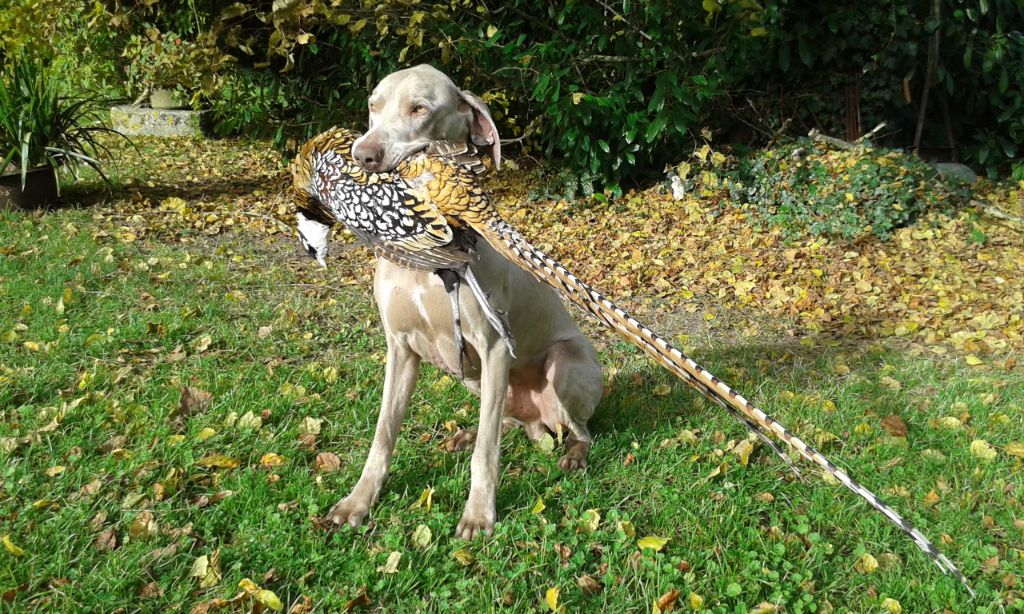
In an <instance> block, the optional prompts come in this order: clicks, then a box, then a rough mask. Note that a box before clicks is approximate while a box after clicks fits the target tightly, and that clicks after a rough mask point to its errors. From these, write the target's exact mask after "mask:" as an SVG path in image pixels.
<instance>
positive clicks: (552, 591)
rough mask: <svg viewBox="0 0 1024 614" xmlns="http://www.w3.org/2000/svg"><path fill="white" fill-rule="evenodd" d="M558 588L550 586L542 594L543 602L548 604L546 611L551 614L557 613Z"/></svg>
mask: <svg viewBox="0 0 1024 614" xmlns="http://www.w3.org/2000/svg"><path fill="white" fill-rule="evenodd" d="M558 593H559V590H558V587H557V586H552V587H551V588H549V589H548V590H547V592H546V593H544V602H545V603H547V604H548V609H549V610H551V611H552V612H557V611H558Z"/></svg>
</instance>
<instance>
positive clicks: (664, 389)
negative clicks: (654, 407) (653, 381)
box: [652, 382, 672, 397]
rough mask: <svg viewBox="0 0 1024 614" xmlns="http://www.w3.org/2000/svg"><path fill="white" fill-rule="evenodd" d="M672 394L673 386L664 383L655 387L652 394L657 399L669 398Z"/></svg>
mask: <svg viewBox="0 0 1024 614" xmlns="http://www.w3.org/2000/svg"><path fill="white" fill-rule="evenodd" d="M671 393H672V386H670V385H669V384H666V383H665V382H662V383H660V384H658V385H657V386H655V387H654V390H653V392H652V394H653V395H654V396H656V397H667V396H668V395H669V394H671Z"/></svg>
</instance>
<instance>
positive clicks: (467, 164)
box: [291, 128, 974, 597]
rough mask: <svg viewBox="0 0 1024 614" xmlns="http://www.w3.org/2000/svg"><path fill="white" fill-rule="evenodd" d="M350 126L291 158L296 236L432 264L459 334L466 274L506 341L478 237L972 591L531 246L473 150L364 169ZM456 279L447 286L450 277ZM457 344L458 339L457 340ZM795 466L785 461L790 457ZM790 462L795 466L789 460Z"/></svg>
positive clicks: (449, 149)
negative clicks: (508, 218) (345, 236)
mask: <svg viewBox="0 0 1024 614" xmlns="http://www.w3.org/2000/svg"><path fill="white" fill-rule="evenodd" d="M357 136H358V135H357V134H356V133H355V132H352V131H349V130H346V129H342V128H332V129H331V130H328V131H327V132H324V133H322V134H320V135H319V136H316V137H314V138H313V139H311V140H310V141H308V142H307V143H306V144H305V145H304V146H303V147H302V148H301V150H300V152H299V154H298V156H297V157H296V158H295V161H294V162H293V164H292V167H291V170H292V178H293V189H294V196H295V199H296V218H297V220H298V231H299V239H300V241H301V243H302V245H303V247H304V248H305V249H306V250H307V251H308V252H309V254H310V255H311V256H313V257H314V258H316V259H317V260H319V261H320V262H321V263H323V262H324V257H325V256H326V253H327V239H328V235H329V232H330V228H331V226H332V225H333V224H334V223H336V222H339V221H340V222H343V223H344V224H345V225H346V226H348V228H349V229H350V230H351V231H352V232H353V234H355V236H356V237H358V238H359V239H360V240H361V241H362V242H363V243H365V244H366V245H367V246H369V247H370V248H371V249H372V250H373V251H374V252H375V253H376V254H377V255H378V256H379V257H383V258H387V259H389V260H391V261H393V262H395V263H397V264H400V265H404V266H408V267H412V268H418V269H426V270H433V271H437V272H438V274H439V275H440V276H441V278H442V280H444V282H445V287H446V290H447V291H448V293H449V296H455V297H456V298H453V301H452V309H453V315H454V321H455V326H456V338H457V339H461V332H460V324H459V314H458V299H457V289H458V286H457V284H458V281H459V279H465V280H466V281H467V282H468V283H469V285H470V287H471V288H472V289H473V293H474V295H475V297H476V299H477V301H479V302H480V305H481V307H482V308H483V310H484V312H485V313H487V314H488V320H489V321H490V322H491V324H492V326H494V327H495V330H496V331H497V332H498V333H499V334H501V335H502V338H503V339H504V340H505V342H506V344H507V345H508V347H509V351H510V352H512V350H513V340H512V339H511V337H510V336H509V334H508V330H507V327H506V325H505V323H504V318H503V314H501V313H500V312H497V311H496V310H494V309H493V308H491V307H490V305H489V304H488V303H487V294H486V292H485V291H484V289H482V288H480V287H479V284H477V283H476V281H475V278H473V277H472V270H471V268H470V264H471V263H472V262H473V259H474V252H473V246H474V244H475V242H476V241H477V240H484V241H486V242H487V243H489V244H490V245H491V246H492V247H493V248H494V249H495V250H496V251H498V252H499V253H500V254H502V255H503V256H504V257H505V258H508V259H509V260H510V261H511V262H512V263H514V264H515V265H517V266H519V267H520V268H522V269H524V270H525V271H527V272H529V273H530V274H532V275H533V276H534V277H536V278H537V279H538V280H540V281H541V282H543V283H545V284H548V285H549V286H551V287H552V288H554V289H555V290H556V291H558V292H559V293H560V294H561V295H562V296H563V297H565V298H566V299H568V300H570V301H571V302H573V303H575V304H576V305H578V306H579V307H581V308H583V309H584V310H586V311H587V312H589V313H590V314H591V315H592V316H594V317H595V318H597V320H599V321H600V322H601V323H602V324H604V325H605V326H607V327H608V328H610V329H612V330H613V331H615V332H616V333H618V334H619V336H621V337H622V338H623V339H625V340H626V341H628V342H629V343H631V344H633V345H635V346H636V347H638V348H640V349H641V350H643V351H644V352H645V353H646V354H648V355H649V356H650V357H651V358H653V359H654V361H655V362H657V363H658V364H659V365H661V366H662V367H664V368H665V369H667V370H668V371H670V372H671V373H673V374H674V375H676V376H677V377H678V378H679V379H681V380H683V381H684V382H686V383H687V384H689V385H690V386H692V387H693V388H694V389H696V390H697V391H698V392H700V393H701V394H702V395H704V396H705V397H707V398H708V399H710V400H711V401H713V402H715V403H716V404H717V405H719V406H721V407H722V408H723V409H725V410H726V411H727V412H729V413H730V414H731V415H733V416H734V417H736V418H737V419H738V420H740V421H741V422H742V423H743V424H744V425H746V426H747V428H749V429H750V430H751V431H753V432H754V433H755V434H756V435H758V436H759V437H760V438H761V439H762V440H763V441H765V442H766V443H767V444H768V445H769V446H770V447H771V448H772V449H773V450H774V451H775V452H776V453H777V454H779V455H780V456H781V457H782V458H783V459H784V460H786V461H787V462H789V459H788V457H787V456H786V454H785V453H784V452H783V451H782V450H780V448H779V447H778V446H776V444H775V443H774V442H773V441H772V439H771V437H774V438H775V439H777V440H779V441H781V442H782V443H783V444H784V445H786V446H788V447H789V448H791V449H795V450H796V451H797V452H798V453H799V454H800V455H801V456H802V457H804V458H805V459H807V460H808V461H810V462H811V463H813V464H815V465H817V466H818V467H819V468H820V469H821V470H823V471H824V472H825V473H827V474H829V475H831V476H832V477H833V478H835V479H836V480H838V481H839V482H840V483H841V484H843V486H845V487H846V488H848V489H849V490H851V491H853V492H854V493H856V494H857V495H858V496H860V497H861V498H863V499H864V500H865V501H867V503H868V504H869V505H870V506H871V507H872V508H874V509H875V510H877V511H878V512H880V513H881V514H882V515H883V516H885V517H886V518H887V519H889V521H890V522H892V523H893V524H895V525H896V526H897V527H898V528H899V529H900V530H901V531H902V532H903V533H905V534H906V535H907V536H909V537H910V538H911V539H912V540H913V541H914V543H915V544H916V545H917V547H918V548H920V549H921V550H922V551H923V552H924V553H925V554H927V555H928V557H929V558H930V559H931V560H932V561H933V562H934V563H935V565H936V566H938V568H939V569H940V570H942V572H943V573H949V574H952V575H953V576H955V577H956V578H957V579H959V580H960V582H961V583H962V584H963V585H964V587H966V589H967V591H968V593H970V595H971V596H972V597H973V596H974V591H973V590H972V589H971V587H970V584H969V583H968V581H967V578H966V577H965V576H964V575H963V573H961V572H960V570H959V569H958V568H957V567H956V566H955V565H954V564H953V563H952V562H951V561H950V560H949V559H948V558H947V557H946V555H944V554H943V553H942V552H940V551H939V550H938V548H936V547H935V545H934V544H933V543H932V542H931V541H930V540H929V539H928V538H927V537H925V535H924V534H923V533H921V532H920V531H919V530H918V529H917V528H915V527H914V526H913V525H912V524H911V523H910V522H909V521H908V520H906V519H905V518H903V517H902V516H901V515H900V514H898V513H897V512H896V511H895V510H893V509H892V508H891V507H889V506H888V505H887V504H885V503H884V502H882V500H881V499H880V498H879V497H878V496H876V495H875V494H874V493H873V492H871V491H870V490H869V489H867V488H866V487H864V486H862V485H861V484H860V483H858V482H857V481H855V480H854V479H853V478H851V477H850V476H849V475H848V474H847V473H846V472H845V471H843V470H842V469H840V468H839V467H838V466H836V465H835V464H834V463H833V462H832V461H831V460H829V459H828V458H826V457H825V456H824V455H823V454H821V453H820V452H818V451H817V450H815V449H814V448H813V447H811V446H810V445H809V444H807V443H806V442H804V441H803V440H801V439H800V438H799V437H797V436H796V435H795V434H793V433H791V432H790V431H789V430H787V429H786V428H785V427H784V426H783V425H781V424H780V423H779V422H777V421H776V420H774V419H773V418H772V417H771V416H769V415H768V414H766V413H765V412H764V411H763V410H761V409H760V408H758V407H756V406H755V405H754V404H753V403H751V402H750V401H748V400H747V399H745V398H743V397H742V396H741V395H739V394H738V393H737V392H736V391H734V390H732V389H731V388H730V387H729V386H728V385H726V384H725V383H724V382H722V381H721V380H720V379H718V378H717V377H715V376H714V375H712V374H711V373H710V372H708V371H707V370H706V369H704V368H703V367H701V366H700V365H699V364H697V363H696V362H695V361H694V360H693V359H691V358H689V357H688V356H686V355H685V354H683V353H682V352H681V351H679V350H678V349H676V348H674V347H672V345H671V344H669V343H668V341H666V340H665V339H664V338H663V337H661V336H660V335H658V334H657V333H655V332H654V331H652V330H651V329H649V328H648V327H646V326H644V325H643V324H641V323H640V322H638V321H637V320H636V319H635V318H633V317H632V316H630V315H629V314H627V313H626V312H625V311H623V310H622V309H620V308H619V307H618V306H616V305H615V304H614V303H612V302H611V301H610V300H608V299H607V298H605V297H604V296H603V295H601V294H600V293H599V292H597V291H596V290H594V289H593V288H591V287H590V286H589V285H587V284H586V283H584V282H583V281H581V280H580V279H579V278H577V277H576V276H575V275H573V274H572V273H571V272H570V271H568V270H567V269H566V268H565V267H563V266H562V265H561V264H559V263H558V262H557V261H555V260H554V259H553V258H551V257H550V256H548V255H547V254H545V253H543V252H542V251H541V250H539V249H537V248H536V247H534V246H533V245H532V244H530V242H529V241H527V240H526V239H525V238H523V236H522V235H521V234H520V233H519V232H518V231H516V229H515V228H513V227H512V226H511V225H509V224H508V223H507V222H505V221H504V220H503V219H502V218H501V216H500V215H499V214H498V212H497V210H496V209H495V208H494V207H493V206H492V204H491V202H490V199H489V198H488V197H487V194H486V193H485V192H484V191H483V190H482V189H481V187H480V185H479V184H478V182H477V181H476V175H477V174H479V172H481V170H482V168H483V167H482V164H481V162H480V160H479V159H478V158H476V157H475V155H474V154H475V151H474V150H473V149H472V147H471V146H470V148H469V149H467V148H466V147H462V146H456V145H451V144H448V143H436V144H431V145H430V146H429V147H427V148H426V149H425V150H424V151H423V152H421V153H418V154H416V155H413V156H411V157H409V158H407V159H406V160H404V161H402V162H401V163H400V164H399V165H398V166H397V167H396V168H395V169H394V170H393V171H390V172H382V173H368V172H365V171H364V170H362V168H360V167H359V166H358V165H357V164H356V163H355V162H354V160H353V159H352V156H351V148H352V143H353V142H354V141H355V139H356V138H357ZM453 284H454V285H455V288H454V294H453V289H452V285H453ZM460 349H462V346H460ZM790 466H791V467H793V466H792V463H790ZM794 469H795V467H794Z"/></svg>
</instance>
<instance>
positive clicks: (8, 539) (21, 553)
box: [3, 535, 25, 556]
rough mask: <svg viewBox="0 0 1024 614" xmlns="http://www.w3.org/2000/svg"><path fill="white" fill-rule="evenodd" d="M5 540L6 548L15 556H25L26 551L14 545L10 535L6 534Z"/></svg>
mask: <svg viewBox="0 0 1024 614" xmlns="http://www.w3.org/2000/svg"><path fill="white" fill-rule="evenodd" d="M3 542H4V548H6V549H7V551H8V552H10V553H11V554H13V555H14V556H25V551H24V550H22V549H21V548H19V547H17V546H15V545H14V542H12V541H11V536H10V535H4V538H3Z"/></svg>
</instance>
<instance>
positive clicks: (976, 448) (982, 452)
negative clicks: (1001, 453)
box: [971, 439, 996, 463]
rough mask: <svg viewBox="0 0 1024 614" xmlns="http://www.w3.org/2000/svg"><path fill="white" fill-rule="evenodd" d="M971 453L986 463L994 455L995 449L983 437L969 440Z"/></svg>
mask: <svg viewBox="0 0 1024 614" xmlns="http://www.w3.org/2000/svg"><path fill="white" fill-rule="evenodd" d="M971 454H972V455H974V457H975V458H977V459H978V460H980V461H983V462H986V463H987V462H989V461H991V460H992V459H994V458H995V457H996V449H995V448H993V447H992V446H991V445H990V444H989V443H988V442H987V441H985V440H984V439H975V440H974V441H972V442H971Z"/></svg>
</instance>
